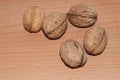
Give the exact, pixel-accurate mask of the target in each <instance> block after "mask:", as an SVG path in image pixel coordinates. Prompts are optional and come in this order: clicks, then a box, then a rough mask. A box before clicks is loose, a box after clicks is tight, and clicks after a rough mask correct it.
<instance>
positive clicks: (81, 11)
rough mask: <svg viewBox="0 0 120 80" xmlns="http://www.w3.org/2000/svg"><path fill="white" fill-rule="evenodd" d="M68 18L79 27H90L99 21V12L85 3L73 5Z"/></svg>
mask: <svg viewBox="0 0 120 80" xmlns="http://www.w3.org/2000/svg"><path fill="white" fill-rule="evenodd" d="M67 15H68V20H69V21H70V23H71V24H72V25H74V26H77V27H82V28H85V27H89V26H92V25H93V24H95V22H96V21H97V13H96V11H95V10H94V9H92V8H90V7H88V6H87V5H85V4H82V3H81V4H79V5H75V6H72V7H71V9H70V10H69V12H68V14H67Z"/></svg>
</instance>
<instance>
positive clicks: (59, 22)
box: [43, 13, 67, 39]
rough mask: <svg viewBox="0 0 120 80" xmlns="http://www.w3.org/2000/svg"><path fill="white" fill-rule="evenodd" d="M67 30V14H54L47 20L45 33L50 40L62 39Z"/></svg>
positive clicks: (44, 26)
mask: <svg viewBox="0 0 120 80" xmlns="http://www.w3.org/2000/svg"><path fill="white" fill-rule="evenodd" d="M66 29H67V18H66V14H62V13H53V14H50V15H48V16H47V17H46V18H45V21H44V24H43V32H44V33H45V35H46V36H47V37H48V38H50V39H58V38H60V37H61V36H62V35H63V34H64V33H65V31H66Z"/></svg>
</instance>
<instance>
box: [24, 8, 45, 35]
mask: <svg viewBox="0 0 120 80" xmlns="http://www.w3.org/2000/svg"><path fill="white" fill-rule="evenodd" d="M44 17H45V13H44V11H43V10H42V9H41V8H40V7H37V6H33V7H30V8H28V9H27V10H26V11H25V13H24V15H23V25H24V28H25V29H26V30H27V31H29V32H31V33H35V32H38V31H40V30H41V27H42V24H43V21H44Z"/></svg>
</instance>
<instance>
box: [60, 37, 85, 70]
mask: <svg viewBox="0 0 120 80" xmlns="http://www.w3.org/2000/svg"><path fill="white" fill-rule="evenodd" d="M59 52H60V57H61V59H62V60H63V62H64V63H65V64H66V65H68V66H69V67H71V68H77V67H79V66H83V65H84V64H85V63H86V61H87V55H86V53H85V51H84V49H83V48H82V47H81V45H80V44H79V43H78V42H77V41H75V40H72V39H70V40H66V41H65V42H63V44H62V45H61V47H60V51H59Z"/></svg>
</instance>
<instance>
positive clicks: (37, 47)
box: [0, 0, 120, 80]
mask: <svg viewBox="0 0 120 80" xmlns="http://www.w3.org/2000/svg"><path fill="white" fill-rule="evenodd" d="M82 2H83V3H86V4H88V5H89V6H91V7H93V8H95V9H96V10H97V12H98V15H99V16H98V20H97V22H96V24H95V25H94V26H97V25H99V26H102V27H104V28H105V29H106V31H107V32H108V45H107V47H106V49H105V50H104V52H103V53H102V54H101V55H99V56H89V55H88V60H87V63H86V65H85V66H83V67H81V68H78V69H70V68H68V67H67V66H65V65H64V64H63V62H62V61H61V59H60V56H59V47H60V45H61V43H62V42H63V41H65V40H67V39H75V40H77V41H79V42H80V43H81V44H82V42H83V37H84V33H85V31H86V30H87V29H88V28H84V29H81V28H76V27H74V26H72V25H71V24H69V27H68V29H67V32H66V33H65V35H64V36H63V37H62V38H60V39H58V40H49V39H47V38H46V37H45V36H44V34H43V33H42V31H41V32H39V33H33V34H30V33H29V32H27V31H25V30H24V28H23V23H22V16H23V13H24V11H25V9H26V8H27V7H29V6H33V5H38V6H41V7H42V8H43V9H44V10H45V12H46V15H48V14H50V13H54V12H62V13H66V12H67V11H68V10H69V8H70V7H71V6H72V5H75V4H78V3H82ZM119 79H120V0H0V80H119Z"/></svg>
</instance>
